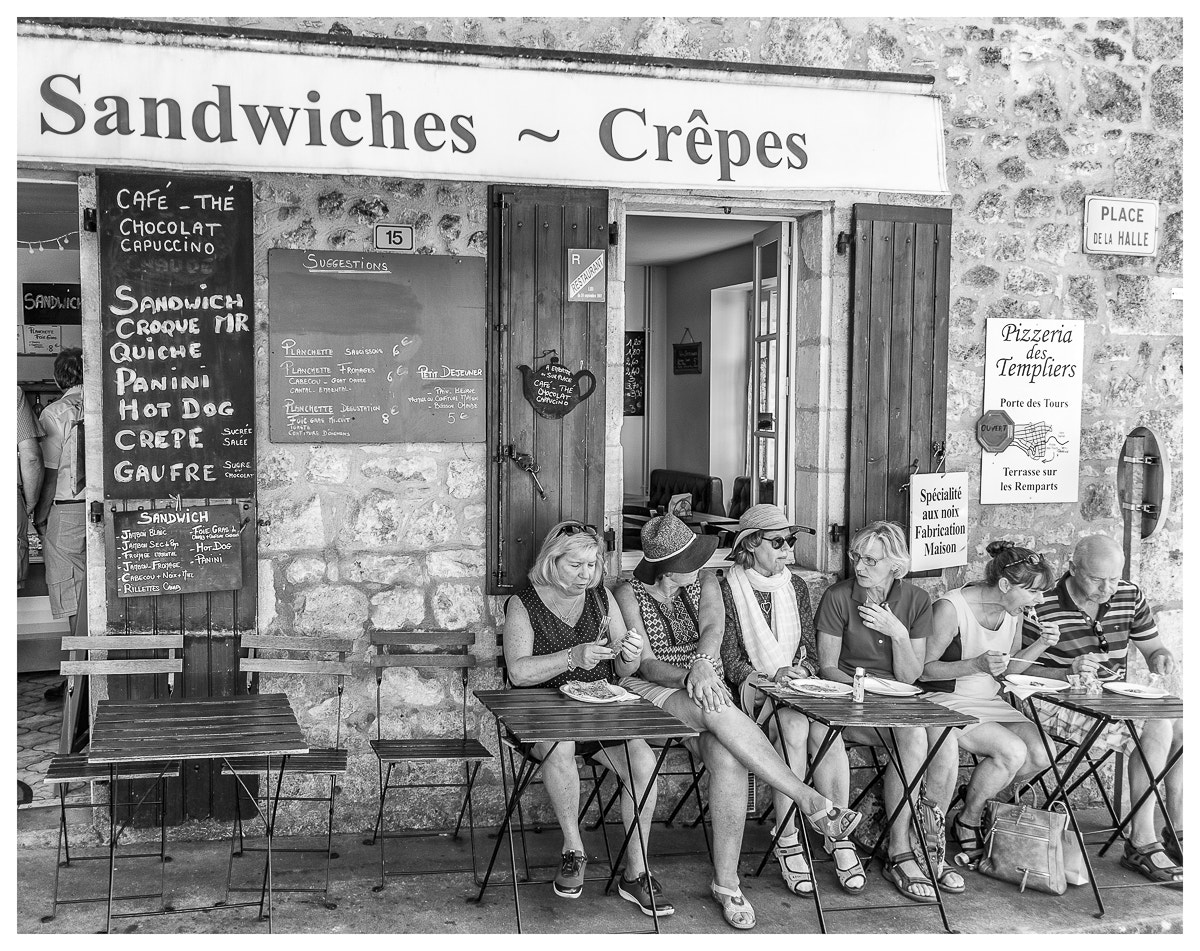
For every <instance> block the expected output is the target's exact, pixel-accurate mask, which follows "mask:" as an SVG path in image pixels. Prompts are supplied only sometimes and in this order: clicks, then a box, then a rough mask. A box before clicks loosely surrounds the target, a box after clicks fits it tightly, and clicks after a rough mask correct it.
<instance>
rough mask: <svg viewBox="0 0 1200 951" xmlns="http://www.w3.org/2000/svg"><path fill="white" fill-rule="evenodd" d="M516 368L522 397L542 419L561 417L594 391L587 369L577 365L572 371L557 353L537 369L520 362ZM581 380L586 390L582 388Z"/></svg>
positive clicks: (594, 379)
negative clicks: (574, 370) (576, 369)
mask: <svg viewBox="0 0 1200 951" xmlns="http://www.w3.org/2000/svg"><path fill="white" fill-rule="evenodd" d="M517 369H518V370H520V371H521V381H522V384H523V386H524V390H525V399H527V400H528V401H529V405H530V406H532V407H533V411H534V412H535V413H537V414H538V415H539V416H541V417H542V418H543V419H562V418H563V417H564V416H566V415H567V413H569V412H571V410H573V409H574V408H575V407H576V406H578V405H579V404H580V403H582V402H583V401H584V400H586V399H587V398H588V397H589V396H591V395H592V393H594V392H595V390H596V377H595V375H594V374H593V373H592V371H591V370H584V369H582V368H581V369H580V370H579V372H578V373H572V372H571V370H570V368H569V367H568V366H566V365H565V364H563V363H560V362H559V360H558V357H557V356H554V357H551V358H550V361H549V362H548V363H543V364H542V365H541V366H540V367H538V369H537V370H534V369H533V368H532V367H528V366H525V365H524V364H521V365H520V366H518V367H517ZM584 381H586V385H587V389H586V390H584V389H583V388H582V387H583V385H584Z"/></svg>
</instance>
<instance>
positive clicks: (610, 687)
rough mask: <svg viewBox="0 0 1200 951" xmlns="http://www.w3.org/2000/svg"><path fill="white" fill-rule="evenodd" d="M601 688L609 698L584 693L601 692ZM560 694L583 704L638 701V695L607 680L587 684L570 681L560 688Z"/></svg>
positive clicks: (579, 681) (580, 681)
mask: <svg viewBox="0 0 1200 951" xmlns="http://www.w3.org/2000/svg"><path fill="white" fill-rule="evenodd" d="M600 688H604V691H605V693H606V694H607V696H604V697H596V696H592V694H591V693H586V692H584V691H585V690H596V691H599V690H600ZM558 692H559V693H561V694H562V695H563V696H564V697H570V698H571V699H572V700H578V701H580V702H582V703H620V702H621V701H622V700H636V699H637V694H636V693H630V692H629V691H628V690H626V689H625V688H624V687H618V686H617V685H616V684H610V683H609V682H608V681H606V680H593V681H590V682H586V683H585V682H584V681H582V680H568V681H567V682H566V683H565V684H563V685H562V686H561V687H559V688H558Z"/></svg>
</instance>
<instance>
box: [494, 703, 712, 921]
mask: <svg viewBox="0 0 1200 951" xmlns="http://www.w3.org/2000/svg"><path fill="white" fill-rule="evenodd" d="M474 693H475V696H476V698H478V700H479V702H480V703H482V704H483V705H484V707H486V708H487V710H488V711H489V712H490V713H491V714H492V715H493V716H494V717H495V718H496V739H497V741H498V742H499V743H501V744H503V743H504V742H505V741H506V740H507V741H508V742H509V743H511V744H513V745H515V746H516V747H518V748H521V747H526V746H529V745H532V744H534V743H552V744H554V746H557V745H558V744H559V743H563V742H586V741H589V740H593V741H611V742H614V743H616V742H622V741H625V740H659V741H662V742H663V746H662V747H661V750H660V752H659V754H658V760H657V761H656V762H655V764H654V772H653V773H652V774H651V776H650V781H649V783H647V785H646V789H645V791H644V792H643V793H642V797H641V800H640V801H639V802H638V803H637V809H636V810H635V811H634V823H633V828H631V829H629V830H627V831H626V833H625V838H624V840H623V841H622V843H621V848H620V850H619V851H618V852H617V857H616V858H615V859H614V860H613V861H612V863H611V867H610V869H609V876H608V884H607V885H606V887H605V891H608V889H609V888H611V887H612V883H613V880H614V879H615V878H616V875H617V868H618V867H619V865H620V862H621V858H622V857H623V856H624V854H625V850H626V849H627V848H628V847H629V841H630V839H631V837H632V836H633V834H634V832H636V833H637V836H638V842H639V843H640V844H641V846H642V855H643V856H645V861H646V870H647V871H649V869H650V857H649V856H648V855H647V854H646V834H645V830H643V829H642V823H641V812H642V808H643V807H644V806H645V803H646V798H647V797H648V796H649V795H650V790H651V789H653V788H654V784H655V782H656V781H657V779H658V773H659V770H660V769H661V768H662V764H663V760H664V759H665V758H666V755H667V752H668V751H669V750H670V749H671V746H672V744H673V743H676V742H679V741H680V740H683V739H686V738H688V737H694V736H696V735H697V733H696V731H695V730H693V729H691V728H690V727H689V726H687V724H685V723H683V722H682V721H680V720H677V719H676V718H675V717H673V716H671V715H670V714H669V713H666V712H665V711H663V710H660V709H659V708H658V707H656V706H654V704H652V703H650V702H649V701H646V700H643V699H642V698H640V697H639V698H638V699H636V700H624V701H621V702H619V703H605V704H589V703H583V702H581V701H578V700H571V699H569V698H568V697H564V696H563V695H562V694H561V693H559V692H558V691H557V690H555V689H553V688H548V687H540V688H533V689H525V688H522V689H516V690H476V691H474ZM554 746H552V747H551V750H553V748H554ZM625 760H626V765H627V766H629V767H630V772H631V773H632V766H631V765H630V763H629V750H628V749H627V748H626V749H625ZM541 767H542V764H541V763H540V762H538V761H536V760H534V759H533V758H532V757H529V756H524V757H523V758H522V761H521V766H520V769H518V770H517V771H516V774H515V775H514V776H513V777H512V789H511V791H510V789H509V782H508V774H507V772H506V771H505V768H504V758H503V757H501V760H500V776H501V779H502V781H503V783H504V797H505V800H506V808H505V812H504V820H503V822H502V823H501V832H500V834H498V835H497V836H496V846H495V848H494V849H493V850H492V858H491V861H490V862H489V863H488V867H487V871H486V872H485V873H484V876H483V884H482V885H481V886H480V889H479V895H478V896H477V898H476V901H482V900H483V893H484V891H485V890H486V889H487V887H488V882H489V880H490V879H491V875H492V868H493V867H494V866H495V864H496V857H497V856H498V854H499V852H500V844H501V840H502V839H503V838H504V837H505V836H507V837H508V855H509V864H510V867H511V869H512V886H513V903H514V905H515V906H516V915H517V932H518V933H520V932H521V892H520V887H521V886H522V885H539V884H540V885H544V884H546V882H520V881H518V879H517V854H516V847H515V845H514V843H513V828H512V817H513V813H514V812H516V811H517V809H518V808H519V805H520V801H521V795H522V794H523V793H524V792H525V790H526V789H527V788H528V786H529V784H530V782H531V781H532V780H533V778H534V777H535V776H536V775H537V773H538V771H539V770H540V769H541ZM650 901H651V905H653V903H654V894H653V890H652V891H651V896H650ZM651 918H652V919H653V921H654V929H653V931H652V932H650V931H646V932H634V933H635V934H657V933H658V931H659V927H658V915H657V914H655V915H652V916H651Z"/></svg>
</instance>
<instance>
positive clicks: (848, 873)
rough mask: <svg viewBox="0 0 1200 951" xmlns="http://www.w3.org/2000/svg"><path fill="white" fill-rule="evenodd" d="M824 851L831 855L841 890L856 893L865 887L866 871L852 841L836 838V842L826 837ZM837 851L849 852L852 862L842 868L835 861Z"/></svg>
mask: <svg viewBox="0 0 1200 951" xmlns="http://www.w3.org/2000/svg"><path fill="white" fill-rule="evenodd" d="M825 851H826V852H828V853H829V855H831V856H832V857H833V870H834V872H835V873H836V874H837V880H838V884H839V885H841V886H842V891H844V892H846V893H847V894H850V895H856V894H858V893H859V892H861V891H862V890H863V889H864V888H866V887H867V873H866V872H865V871H863V867H862V861H861V860H860V859H859V857H858V850H857V849H856V848H855V847H854V843H853V842H851V841H850V840H849V839H838V840H837V841H836V842H831V841H830V840H829V839H826V840H825ZM838 852H849V853H850V854H851V855H852V856H853V857H854V864H853V865H851V866H849V867H848V868H842V867H841V866H840V865H839V864H838V861H837V853H838ZM855 879H857V881H855Z"/></svg>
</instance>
